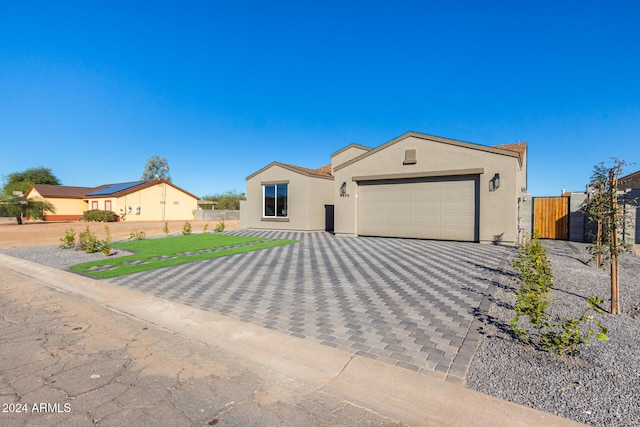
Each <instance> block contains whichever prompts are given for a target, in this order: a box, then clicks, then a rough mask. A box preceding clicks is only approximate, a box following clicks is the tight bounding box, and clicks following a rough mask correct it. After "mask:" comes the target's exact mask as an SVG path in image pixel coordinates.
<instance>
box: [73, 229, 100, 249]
mask: <svg viewBox="0 0 640 427" xmlns="http://www.w3.org/2000/svg"><path fill="white" fill-rule="evenodd" d="M78 239H79V242H80V249H82V250H83V251H85V252H86V253H88V254H92V253H95V252H100V250H101V249H102V245H101V242H100V240H98V238H97V237H96V234H95V233H94V232H93V231H91V230H89V227H87V229H86V230H84V231H82V232H81V233H80V234H79V235H78Z"/></svg>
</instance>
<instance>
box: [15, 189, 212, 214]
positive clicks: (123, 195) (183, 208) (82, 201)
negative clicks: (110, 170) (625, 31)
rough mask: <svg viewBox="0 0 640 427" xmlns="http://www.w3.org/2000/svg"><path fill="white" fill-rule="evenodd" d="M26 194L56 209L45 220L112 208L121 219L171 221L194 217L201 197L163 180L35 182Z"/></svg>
mask: <svg viewBox="0 0 640 427" xmlns="http://www.w3.org/2000/svg"><path fill="white" fill-rule="evenodd" d="M25 197H27V198H33V199H44V200H46V201H48V202H49V203H52V204H53V205H54V207H55V208H56V210H55V214H52V215H45V221H63V220H76V219H78V218H80V217H81V216H82V215H83V212H84V211H87V210H91V209H101V210H110V211H113V212H115V213H116V214H117V215H118V216H119V219H120V220H126V221H165V220H166V221H170V220H189V219H193V212H194V211H195V210H196V209H198V200H199V198H198V197H196V196H194V195H193V194H191V193H188V192H187V191H185V190H183V189H181V188H180V187H177V186H176V185H174V184H172V183H171V182H168V181H164V180H154V181H136V182H125V183H119V184H107V185H102V186H100V187H94V188H87V187H68V186H63V185H45V184H34V185H32V186H31V188H29V190H28V191H27V192H26V193H25Z"/></svg>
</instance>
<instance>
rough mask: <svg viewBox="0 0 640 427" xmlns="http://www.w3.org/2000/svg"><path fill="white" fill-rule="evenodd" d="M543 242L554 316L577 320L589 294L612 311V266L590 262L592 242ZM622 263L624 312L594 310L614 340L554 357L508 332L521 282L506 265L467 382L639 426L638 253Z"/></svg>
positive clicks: (593, 419)
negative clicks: (551, 276)
mask: <svg viewBox="0 0 640 427" xmlns="http://www.w3.org/2000/svg"><path fill="white" fill-rule="evenodd" d="M543 244H544V246H545V247H546V248H547V253H548V255H549V258H550V260H551V268H552V271H553V274H554V276H555V287H554V289H553V290H552V292H551V298H552V301H551V303H550V312H551V314H552V315H554V316H556V319H566V318H567V317H569V316H573V317H578V316H579V313H580V311H581V310H582V309H583V308H584V307H586V305H587V303H586V302H585V301H584V298H586V297H589V296H592V295H598V296H600V297H602V298H603V299H604V300H605V307H603V308H605V309H608V307H609V302H608V300H609V299H610V279H609V271H608V270H601V269H597V268H595V267H593V266H590V265H588V264H587V261H588V260H589V257H590V256H589V253H588V252H587V250H586V248H587V245H586V244H582V243H574V242H565V241H548V240H545V241H543ZM514 255H515V251H514ZM620 267H621V268H620V276H619V280H620V285H619V286H620V296H621V300H622V310H623V315H619V316H611V315H608V314H605V315H595V318H596V320H600V321H601V322H602V324H603V326H605V327H608V328H609V341H606V342H601V341H598V340H595V339H594V340H592V343H591V344H590V345H585V346H583V347H581V348H580V353H579V354H578V355H576V356H555V355H551V354H547V353H545V352H541V351H538V350H535V349H534V348H532V347H530V346H525V345H523V344H521V343H520V342H518V341H517V340H515V339H514V338H513V336H512V335H511V334H510V332H509V321H510V319H511V318H512V317H513V316H514V314H515V312H514V311H513V305H514V304H515V301H516V299H515V288H514V286H516V284H515V283H514V282H513V280H512V279H513V278H514V277H515V276H514V275H515V273H514V271H513V269H512V268H511V267H510V266H507V268H506V271H505V272H504V273H503V274H502V277H501V280H500V283H497V284H496V290H495V293H494V295H493V298H492V305H491V308H490V309H489V313H488V316H487V319H486V323H485V325H484V331H483V335H484V336H483V338H482V340H481V342H480V345H479V347H478V350H477V351H476V353H475V355H474V358H473V360H472V362H471V366H470V369H469V372H468V374H467V378H466V386H467V387H468V388H470V389H473V390H477V391H480V392H483V393H487V394H490V395H493V396H496V397H499V398H502V399H507V400H510V401H512V402H515V403H519V404H522V405H526V406H530V407H532V408H536V409H539V410H542V411H545V412H549V413H552V414H555V415H559V416H561V417H565V418H569V419H572V420H575V421H578V422H582V423H585V424H589V425H593V426H607V427H609V426H639V425H640V404H639V403H638V398H639V397H638V396H640V283H639V280H640V258H638V257H637V256H635V255H632V254H623V256H622V257H621V259H620Z"/></svg>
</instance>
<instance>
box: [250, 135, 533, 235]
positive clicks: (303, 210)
mask: <svg viewBox="0 0 640 427" xmlns="http://www.w3.org/2000/svg"><path fill="white" fill-rule="evenodd" d="M246 182H247V191H246V195H247V198H246V200H245V201H243V202H241V205H240V226H241V227H242V228H249V229H277V230H301V231H312V230H328V231H332V232H334V233H335V234H336V235H343V236H344V235H349V236H358V235H359V236H388V237H407V238H421V239H442V240H460V241H471V242H483V243H492V242H493V243H496V242H502V243H507V244H514V243H516V242H518V241H520V239H521V238H522V235H523V232H524V231H527V230H525V229H526V227H527V226H528V223H529V222H528V221H529V219H525V220H524V221H523V218H522V212H521V209H520V207H521V203H522V202H524V200H525V194H526V190H527V144H526V143H517V144H507V145H500V146H495V147H489V146H484V145H478V144H472V143H468V142H462V141H457V140H453V139H448V138H441V137H437V136H431V135H426V134H421V133H416V132H408V133H406V134H404V135H401V136H399V137H397V138H395V139H393V140H391V141H389V142H387V143H385V144H383V145H380V146H379V147H377V148H370V147H365V146H362V145H356V144H351V145H348V146H347V147H344V148H343V149H341V150H339V151H337V152H335V153H333V154H332V155H331V164H329V165H327V166H324V167H322V168H319V169H307V168H303V167H299V166H293V165H289V164H284V163H279V162H273V163H271V164H269V165H267V166H265V167H264V168H262V169H260V170H259V171H257V172H255V173H253V174H251V175H249V176H248V177H247V179H246Z"/></svg>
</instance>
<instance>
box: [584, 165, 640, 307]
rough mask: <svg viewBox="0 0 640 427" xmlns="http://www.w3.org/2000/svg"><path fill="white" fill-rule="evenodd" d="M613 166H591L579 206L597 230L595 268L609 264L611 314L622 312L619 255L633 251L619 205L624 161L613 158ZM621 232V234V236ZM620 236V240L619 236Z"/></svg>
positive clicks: (594, 249)
mask: <svg viewBox="0 0 640 427" xmlns="http://www.w3.org/2000/svg"><path fill="white" fill-rule="evenodd" d="M612 163H613V164H612V165H610V166H607V165H605V164H604V163H599V164H598V165H596V166H595V167H594V172H593V175H592V176H591V183H590V185H589V194H588V198H587V200H585V202H584V203H583V205H582V211H583V212H584V213H585V215H586V216H587V218H588V219H589V220H590V221H592V222H594V223H596V225H597V231H596V235H595V236H594V241H593V243H592V244H591V245H590V246H589V249H590V251H591V254H592V255H593V258H594V259H595V261H596V265H597V266H598V267H601V266H603V264H608V265H609V269H610V276H611V277H610V279H611V280H610V281H611V307H610V310H609V311H610V313H611V314H620V313H621V304H620V292H619V287H618V268H619V261H618V260H619V257H620V254H621V253H622V252H627V251H630V250H632V247H631V245H630V244H629V243H628V242H627V239H626V236H624V233H625V232H626V229H627V227H626V223H627V222H628V221H629V217H628V213H627V211H626V210H625V209H623V208H621V207H620V202H619V198H620V196H621V192H620V191H619V185H620V173H621V172H622V169H623V168H624V166H625V165H626V162H625V161H623V160H620V159H615V158H614V159H612ZM621 234H622V236H621ZM621 237H622V239H621Z"/></svg>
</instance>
